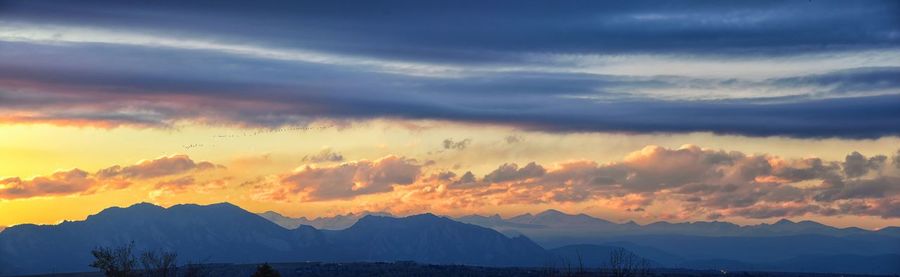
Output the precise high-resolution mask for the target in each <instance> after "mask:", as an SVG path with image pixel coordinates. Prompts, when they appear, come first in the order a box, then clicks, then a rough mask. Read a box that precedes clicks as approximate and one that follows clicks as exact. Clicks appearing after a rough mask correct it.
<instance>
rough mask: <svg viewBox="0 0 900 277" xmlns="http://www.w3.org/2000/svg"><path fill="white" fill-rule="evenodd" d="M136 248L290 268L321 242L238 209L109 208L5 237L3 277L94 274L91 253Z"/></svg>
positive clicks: (21, 228)
mask: <svg viewBox="0 0 900 277" xmlns="http://www.w3.org/2000/svg"><path fill="white" fill-rule="evenodd" d="M131 241H134V242H135V246H136V248H138V249H157V248H161V249H170V250H175V251H178V254H179V258H180V259H182V261H186V260H189V259H193V260H195V261H200V260H202V261H206V262H232V261H239V262H262V261H293V260H296V259H297V258H298V257H299V255H298V253H302V252H303V249H304V248H305V246H308V245H313V244H315V243H316V242H310V241H304V240H303V238H302V237H300V236H295V235H293V234H292V233H291V232H289V231H287V230H285V229H284V228H281V227H280V226H278V225H275V224H273V223H271V222H269V221H268V220H265V219H264V218H261V217H259V216H257V215H255V214H253V213H250V212H247V211H245V210H243V209H241V208H239V207H237V206H234V205H231V204H227V203H223V204H214V205H209V206H198V205H176V206H172V207H171V208H168V209H164V208H162V207H159V206H155V205H152V204H146V203H143V204H136V205H134V206H131V207H128V208H109V209H106V210H104V211H102V212H100V213H98V214H96V215H92V216H89V217H88V218H87V219H86V220H84V221H74V222H64V223H62V224H59V225H41V226H39V225H18V226H13V227H10V228H9V229H8V230H6V231H4V232H3V233H0V265H3V267H2V269H3V272H0V273H5V274H9V273H17V274H25V273H29V274H30V273H46V272H66V271H89V270H91V268H89V267H88V266H87V265H88V263H89V262H90V261H91V260H92V257H91V254H90V250H91V249H92V248H94V247H97V246H119V245H124V244H127V243H129V242H131Z"/></svg>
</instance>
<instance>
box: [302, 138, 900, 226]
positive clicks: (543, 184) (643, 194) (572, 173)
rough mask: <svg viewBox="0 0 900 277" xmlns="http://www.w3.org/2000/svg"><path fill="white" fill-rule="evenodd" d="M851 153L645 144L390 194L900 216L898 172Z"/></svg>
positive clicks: (736, 212)
mask: <svg viewBox="0 0 900 277" xmlns="http://www.w3.org/2000/svg"><path fill="white" fill-rule="evenodd" d="M848 157H850V158H849V160H850V162H847V161H826V160H823V159H820V158H801V159H784V158H781V157H777V156H772V155H766V154H753V155H750V154H745V153H741V152H736V151H731V152H728V151H722V150H712V149H703V148H700V147H698V146H693V145H686V146H683V147H680V148H674V149H670V148H664V147H659V146H648V147H645V148H644V149H641V150H639V151H635V152H633V153H631V154H629V155H627V156H626V157H625V158H624V159H622V160H621V161H617V162H611V163H606V164H599V163H596V162H593V161H567V162H563V163H559V164H556V165H553V166H548V167H545V166H542V165H539V164H537V163H530V164H528V165H526V166H524V167H519V166H518V165H516V164H510V163H507V164H502V165H500V166H499V167H498V168H497V169H495V170H493V171H492V172H490V173H488V174H486V175H485V177H484V178H482V179H481V180H478V179H477V178H476V177H475V175H474V174H473V173H472V172H470V171H467V172H466V173H465V174H463V175H461V176H460V175H457V174H456V173H453V172H448V171H441V172H437V173H433V174H430V175H427V176H424V177H423V178H421V179H419V180H417V181H415V182H414V183H413V184H411V185H408V186H403V187H402V188H398V189H397V190H399V193H400V194H386V195H402V196H397V197H400V198H399V199H397V201H399V202H401V203H399V204H396V205H404V206H405V207H407V208H411V207H423V206H424V207H432V208H444V209H450V210H452V209H462V208H478V207H485V206H491V205H505V204H523V205H532V204H548V203H557V204H558V203H602V204H600V205H605V206H607V207H611V208H615V209H619V210H630V211H637V210H639V209H641V210H642V211H643V212H644V213H650V212H653V213H659V211H658V209H653V208H650V207H652V206H653V205H655V204H656V203H660V205H666V207H668V208H667V210H671V212H670V213H666V214H657V216H659V217H666V218H673V219H674V218H681V219H683V218H685V217H693V218H723V217H745V218H754V219H759V218H771V217H795V216H805V215H822V216H840V215H865V216H879V217H884V218H895V217H897V211H898V210H900V208H898V206H897V204H900V176H897V173H898V172H896V171H890V170H869V171H868V172H867V173H865V174H862V175H860V174H859V172H860V171H854V170H855V169H854V168H853V167H854V166H857V164H858V162H859V161H865V163H866V164H867V166H868V164H869V163H870V162H871V163H874V164H879V163H883V158H881V156H875V157H873V158H865V157H863V158H862V159H859V157H857V155H856V154H854V153H851V154H850V155H849V156H848ZM848 167H849V169H848ZM872 168H874V167H871V168H870V169H872ZM848 171H849V172H851V173H850V174H847V173H846V172H848ZM853 172H856V173H853ZM343 182H345V183H346V182H347V181H343ZM338 183H340V182H334V183H333V184H338ZM320 186H321V185H320ZM349 186H350V185H344V186H340V187H341V188H343V189H342V190H341V191H340V192H342V193H343V194H345V195H358V194H357V193H352V192H349V189H347V188H348V187H349ZM316 189H318V187H317V188H316ZM383 191H389V190H383ZM338 194H341V193H338Z"/></svg>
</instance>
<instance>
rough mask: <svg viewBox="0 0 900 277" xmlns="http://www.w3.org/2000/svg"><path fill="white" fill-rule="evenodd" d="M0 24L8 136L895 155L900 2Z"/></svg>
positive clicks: (126, 13)
mask: <svg viewBox="0 0 900 277" xmlns="http://www.w3.org/2000/svg"><path fill="white" fill-rule="evenodd" d="M0 7H2V8H0V17H2V20H0V23H2V24H0V26H3V27H0V114H2V116H0V123H2V124H54V125H62V126H94V127H100V128H113V127H119V126H131V127H145V128H146V127H150V128H166V127H171V126H175V125H177V124H179V123H183V122H190V123H196V124H214V125H229V126H239V127H277V126H283V125H302V124H306V123H308V122H310V121H313V120H319V119H346V120H367V119H373V118H393V119H403V120H408V119H412V120H415V119H436V120H449V121H458V122H470V123H482V124H502V125H510V126H516V127H519V128H523V129H530V130H543V131H554V132H597V131H599V132H628V133H656V132H714V133H723V134H739V135H749V136H790V137H844V138H877V137H881V136H896V135H900V128H898V127H897V126H900V111H898V109H896V108H895V107H897V106H898V105H900V94H898V92H900V90H898V85H900V83H898V82H897V81H896V80H898V79H900V78H898V76H900V70H898V68H900V48H898V47H897V45H898V40H900V36H898V35H897V34H898V33H900V29H898V26H900V24H897V22H898V18H897V16H896V14H897V12H896V11H897V10H898V4H897V3H896V2H893V1H873V2H866V3H854V2H846V1H813V2H809V1H807V2H803V1H797V2H777V1H773V2H769V1H756V2H752V3H717V4H715V5H713V4H709V3H702V2H688V3H677V4H666V5H660V3H657V2H652V1H631V2H629V3H606V2H583V3H582V2H570V3H554V4H553V5H549V4H547V3H543V2H529V1H526V2H521V1H496V2H491V3H477V4H476V3H469V4H463V3H433V2H415V1H413V2H410V1H374V2H367V3H354V5H353V6H352V7H349V6H347V5H346V3H320V2H307V1H292V2H277V1H258V2H254V3H253V4H252V5H247V4H246V3H243V2H236V1H224V2H222V1H216V2H215V3H207V2H204V1H199V2H191V3H184V2H182V1H154V2H152V3H129V5H127V6H126V5H124V4H123V3H120V2H118V1H79V2H78V3H77V4H76V3H66V2H53V3H35V2H33V1H3V2H0ZM485 26H490V27H485ZM172 30H178V31H177V32H175V31H172ZM136 65H139V66H136Z"/></svg>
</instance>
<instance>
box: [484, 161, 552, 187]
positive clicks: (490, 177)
mask: <svg viewBox="0 0 900 277" xmlns="http://www.w3.org/2000/svg"><path fill="white" fill-rule="evenodd" d="M545 173H547V170H545V169H544V167H543V166H540V165H538V164H535V163H534V162H530V163H528V164H527V165H525V166H524V167H522V168H519V165H517V164H515V163H510V164H503V165H501V166H500V167H498V168H497V169H495V170H494V171H492V172H491V173H488V174H487V175H485V176H484V179H483V180H484V181H485V182H489V183H500V182H508V181H517V180H523V179H528V178H534V177H541V176H543V175H544V174H545Z"/></svg>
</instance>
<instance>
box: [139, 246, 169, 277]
mask: <svg viewBox="0 0 900 277" xmlns="http://www.w3.org/2000/svg"><path fill="white" fill-rule="evenodd" d="M177 257H178V254H176V253H175V252H166V251H159V252H157V251H152V250H151V251H147V252H144V253H142V254H141V264H143V265H144V275H146V276H148V277H175V276H176V275H177V274H178V267H177V266H176V264H175V260H176V258H177Z"/></svg>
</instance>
